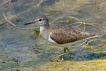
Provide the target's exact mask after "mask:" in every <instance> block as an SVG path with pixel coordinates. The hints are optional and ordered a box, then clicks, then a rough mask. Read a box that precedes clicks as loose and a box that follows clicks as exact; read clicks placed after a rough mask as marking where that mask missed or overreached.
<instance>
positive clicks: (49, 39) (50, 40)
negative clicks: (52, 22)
mask: <svg viewBox="0 0 106 71" xmlns="http://www.w3.org/2000/svg"><path fill="white" fill-rule="evenodd" d="M50 35H52V32H50V34H49V37H48V41H49V42H52V43H56V42H55V41H54V40H52V39H51V38H50Z"/></svg>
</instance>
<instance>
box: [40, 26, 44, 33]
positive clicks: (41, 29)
mask: <svg viewBox="0 0 106 71" xmlns="http://www.w3.org/2000/svg"><path fill="white" fill-rule="evenodd" d="M43 30H44V27H42V26H41V27H40V34H41V35H42V34H43Z"/></svg>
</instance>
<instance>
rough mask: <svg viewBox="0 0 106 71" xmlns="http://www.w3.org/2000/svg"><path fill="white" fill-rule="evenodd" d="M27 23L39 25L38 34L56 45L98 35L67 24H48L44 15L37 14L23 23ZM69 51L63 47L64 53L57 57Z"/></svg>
mask: <svg viewBox="0 0 106 71" xmlns="http://www.w3.org/2000/svg"><path fill="white" fill-rule="evenodd" d="M28 24H38V25H39V26H40V35H41V36H42V37H43V38H44V39H45V40H47V41H48V42H50V43H53V44H58V45H67V43H73V42H76V41H79V40H82V39H86V38H89V37H98V35H95V34H93V33H87V32H82V31H78V30H75V29H73V28H70V27H67V26H63V25H57V24H49V20H48V18H47V17H46V16H38V17H37V18H36V19H35V20H34V21H32V22H29V23H25V24H24V25H28ZM69 52H70V50H69V49H68V48H67V47H64V53H63V54H61V55H59V56H58V58H59V57H60V56H63V55H65V54H66V53H69Z"/></svg>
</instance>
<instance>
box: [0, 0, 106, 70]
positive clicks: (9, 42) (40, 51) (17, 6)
mask: <svg viewBox="0 0 106 71" xmlns="http://www.w3.org/2000/svg"><path fill="white" fill-rule="evenodd" d="M9 1H11V2H9ZM54 1H55V2H53V3H50V4H48V2H47V1H44V2H45V3H44V2H43V0H41V1H40V0H22V1H20V0H16V1H15V0H14V1H13V0H8V1H6V0H0V70H1V71H105V70H106V60H105V59H106V51H105V50H106V46H105V45H106V40H105V39H104V38H103V37H101V38H100V41H101V42H98V43H97V42H90V43H89V44H88V45H85V46H80V45H79V44H77V43H76V44H74V45H75V46H74V45H73V46H71V45H70V46H69V49H70V54H68V55H65V56H64V58H65V62H51V61H50V58H51V57H52V56H56V55H58V54H61V53H63V48H62V47H58V46H55V45H52V44H50V43H48V42H47V41H45V40H44V39H37V38H40V37H39V30H38V29H37V30H36V29H35V26H31V25H30V26H25V25H24V23H27V22H29V21H34V19H35V18H36V17H37V16H39V15H47V17H48V18H49V20H50V21H49V22H50V23H51V24H53V23H55V24H62V25H63V24H64V25H66V24H67V25H71V26H72V28H73V26H75V27H74V28H76V29H77V30H79V29H82V28H83V30H82V31H85V32H86V31H87V32H90V33H95V34H100V35H105V34H106V30H105V29H106V28H105V26H106V23H105V22H106V9H105V7H106V2H105V0H93V1H89V0H86V1H85V0H75V1H74V0H71V1H70V0H66V1H64V0H61V1H59V0H54ZM46 2H47V3H46ZM51 2H52V1H51ZM42 3H44V4H42ZM3 13H5V15H6V17H7V18H8V19H9V20H10V21H11V22H13V24H14V25H16V26H17V27H19V28H15V27H13V26H12V25H9V24H8V23H7V21H6V20H5V18H4V17H3ZM18 19H19V21H17V20H18ZM76 24H77V25H76ZM32 27H34V29H30V28H32ZM77 27H78V28H77ZM25 28H28V29H25ZM34 30H35V31H34ZM91 40H94V39H91ZM70 56H72V58H70ZM96 59H97V60H96Z"/></svg>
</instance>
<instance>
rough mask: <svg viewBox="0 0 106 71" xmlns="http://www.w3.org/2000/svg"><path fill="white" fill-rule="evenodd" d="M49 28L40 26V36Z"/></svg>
mask: <svg viewBox="0 0 106 71" xmlns="http://www.w3.org/2000/svg"><path fill="white" fill-rule="evenodd" d="M48 28H49V25H45V26H40V34H42V33H44V31H45V30H47V29H48Z"/></svg>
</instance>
